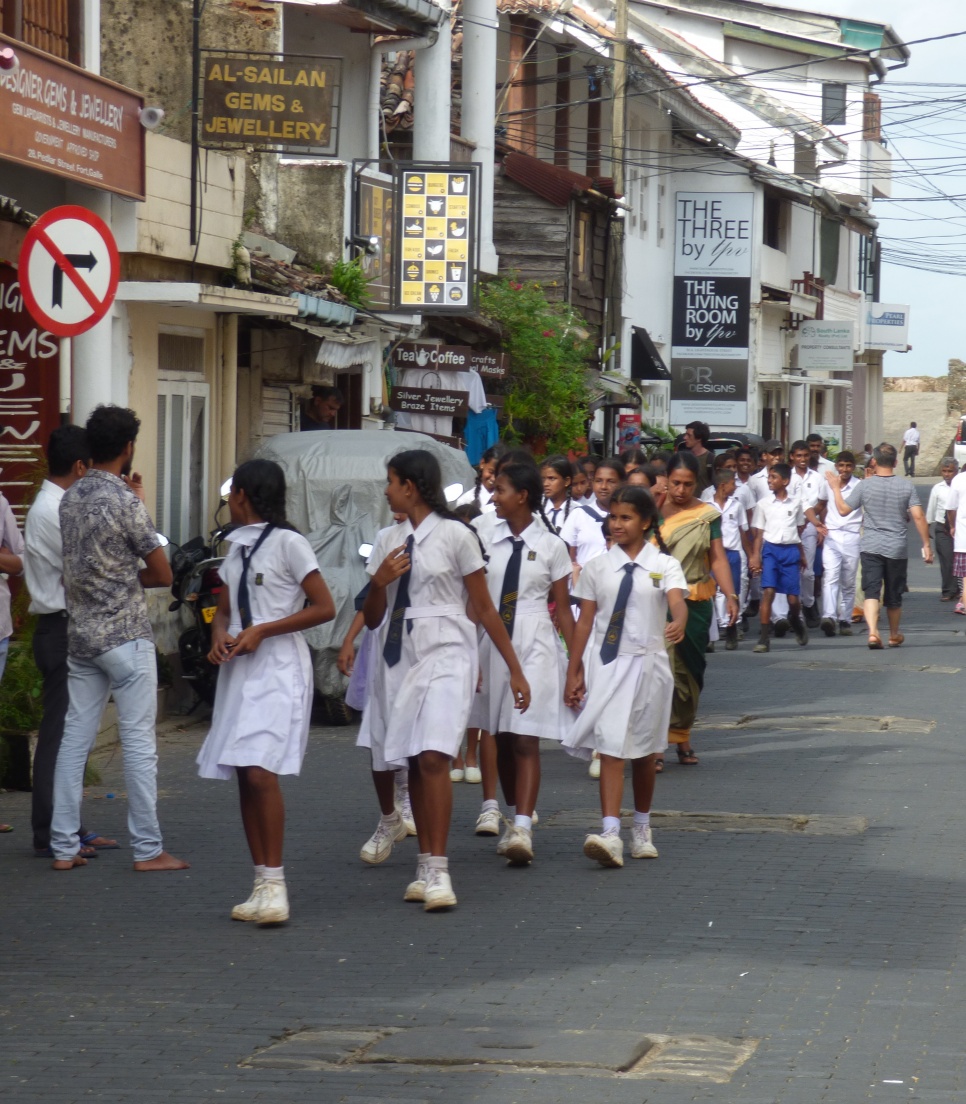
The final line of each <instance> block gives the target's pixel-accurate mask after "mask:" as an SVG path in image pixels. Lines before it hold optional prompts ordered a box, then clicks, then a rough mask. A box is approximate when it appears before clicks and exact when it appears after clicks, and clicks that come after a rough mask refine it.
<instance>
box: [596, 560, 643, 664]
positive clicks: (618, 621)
mask: <svg viewBox="0 0 966 1104" xmlns="http://www.w3.org/2000/svg"><path fill="white" fill-rule="evenodd" d="M636 566H637V565H636V564H632V563H629V564H624V578H623V579H621V585H620V587H619V588H618V590H617V601H616V602H615V603H614V612H613V613H612V614H611V615H610V621H609V622H608V623H607V634H606V635H605V636H604V643H603V644H602V645H601V646H600V661H601V663H605V664H606V663H613V662H614V660H615V659H617V652H618V649H619V648H620V646H621V633H623V631H624V614H625V613H627V600H628V598H630V596H631V589H632V588H633V586H634V568H635V567H636Z"/></svg>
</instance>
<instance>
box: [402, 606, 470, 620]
mask: <svg viewBox="0 0 966 1104" xmlns="http://www.w3.org/2000/svg"><path fill="white" fill-rule="evenodd" d="M465 616H466V610H465V609H464V608H463V606H407V607H406V611H405V613H404V614H403V617H404V618H405V620H407V621H412V620H413V619H414V618H417V617H465Z"/></svg>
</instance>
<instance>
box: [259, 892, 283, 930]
mask: <svg viewBox="0 0 966 1104" xmlns="http://www.w3.org/2000/svg"><path fill="white" fill-rule="evenodd" d="M286 920H288V890H287V889H286V887H285V883H284V882H263V883H262V888H261V895H260V897H259V901H258V911H257V912H256V913H255V923H256V924H258V925H259V926H262V925H267V924H284V923H285V921H286Z"/></svg>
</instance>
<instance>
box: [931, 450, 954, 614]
mask: <svg viewBox="0 0 966 1104" xmlns="http://www.w3.org/2000/svg"><path fill="white" fill-rule="evenodd" d="M958 471H959V465H958V464H957V463H956V461H955V460H954V459H953V458H952V457H951V456H947V457H945V459H944V460H943V462H942V463H941V464H940V465H939V474H940V475H941V476H942V479H940V481H939V482H938V483H937V484H936V485H935V486H934V487H933V489H932V490H931V491H930V492H929V505H928V506H927V507H926V524H927V525H928V526H929V527H930V529H931V530H932V541H933V544H934V545H935V548H936V559H937V560H938V561H939V572H940V579H941V582H942V596H941V597H940V599H939V600H940V602H952V601H953V600H954V599H956V598H958V597H959V591H958V587H957V586H956V583H955V580H954V579H953V538H952V534H951V533H950V531H949V525H948V521H947V518H946V504H947V501H948V499H949V487H950V484H951V483H952V481H953V479H954V478H955V477H956V473H957V472H958Z"/></svg>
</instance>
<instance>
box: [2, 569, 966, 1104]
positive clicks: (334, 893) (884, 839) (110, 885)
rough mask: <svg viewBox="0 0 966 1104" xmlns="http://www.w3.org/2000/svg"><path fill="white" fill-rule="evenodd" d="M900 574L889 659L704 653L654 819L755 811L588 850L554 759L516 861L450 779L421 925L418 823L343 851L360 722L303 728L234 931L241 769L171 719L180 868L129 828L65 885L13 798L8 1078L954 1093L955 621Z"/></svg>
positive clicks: (586, 805)
mask: <svg viewBox="0 0 966 1104" xmlns="http://www.w3.org/2000/svg"><path fill="white" fill-rule="evenodd" d="M910 564H911V566H912V585H913V593H912V594H910V595H909V596H908V599H907V601H908V606H907V617H906V623H905V625H904V630H905V632H906V645H905V646H904V647H903V648H902V649H901V650H898V651H890V650H886V651H882V652H869V651H867V650H866V648H865V647H864V637H863V636H861V635H857V636H855V637H854V638H853V639H851V640H842V639H833V640H826V639H825V638H824V637H823V636H821V634H817V635H813V639H812V643H811V644H810V645H809V647H808V648H807V649H800V648H798V647H797V646H796V644H795V642H794V640H793V639H791V638H788V639H786V640H784V641H777V642H775V644H774V645H773V648H772V651H771V653H770V655H768V656H766V657H759V656H752V655H751V644H750V642H747V641H746V642H745V643H744V644H743V646H742V648H741V650H739V651H738V652H737V653H721V654H718V655H715V656H714V657H712V658H711V660H710V665H709V678H708V684H707V686H706V691H705V697H704V700H703V708H702V717H703V719H704V725H703V728H702V730H701V731H700V732H699V733H696V734H695V747H696V749H697V750H698V752H699V754H700V755H701V757H702V762H701V766H700V767H698V768H682V767H679V766H678V765H677V764H676V762H673V761H671V760H669V761H668V767H667V770H666V772H665V774H664V776H663V778H662V779H661V780H660V782H659V787H658V796H657V801H656V808H657V809H658V810H661V811H664V812H667V811H678V812H680V813H688V814H699V813H709V812H715V813H729V814H736V813H740V814H755V819H746V820H743V819H741V818H734V817H730V818H727V817H726V818H723V819H716V820H713V821H702V819H701V818H700V817H693V816H692V817H682V816H679V817H668V816H656V817H655V821H654V825H655V840H656V843H657V844H658V846H659V848H660V852H661V858H660V860H659V861H658V862H651V863H634V862H631V861H628V862H627V865H626V866H625V867H624V869H623V870H611V871H608V870H602V869H600V868H598V867H596V866H595V865H593V864H591V863H590V862H588V861H587V860H586V859H585V858H584V857H583V855H582V854H581V844H582V839H583V835H584V832H585V831H586V830H587V829H588V828H592V827H593V826H595V824H596V823H597V799H596V788H595V785H594V783H593V782H591V781H590V779H588V778H587V775H586V771H585V768H584V767H582V766H581V765H580V764H579V763H577V762H576V761H574V760H571V759H569V758H568V757H567V756H566V755H565V754H563V753H561V752H559V751H558V750H555V749H548V750H547V751H546V752H545V755H544V784H543V789H542V792H541V797H540V803H539V810H540V816H541V824H540V826H539V828H538V829H537V832H536V834H535V843H536V847H537V859H536V861H535V862H534V864H533V866H532V867H531V868H529V869H522V870H520V869H508V868H506V867H505V866H504V864H503V861H502V860H500V859H497V858H496V856H495V855H494V853H493V850H494V848H493V842H492V841H491V840H487V839H478V838H476V837H474V836H473V834H472V831H471V827H472V824H473V822H474V819H475V816H476V812H477V804H478V801H479V799H480V794H479V787H477V786H469V785H459V786H457V787H456V788H455V789H456V809H455V815H454V831H453V836H452V846H451V864H452V869H453V876H454V885H455V888H456V891H457V893H458V895H459V901H460V904H459V908H458V909H457V910H456V911H455V912H453V913H450V914H426V913H424V912H423V911H422V910H421V909H419V907H418V906H411V905H406V904H404V903H403V901H402V891H403V889H404V887H405V883H406V881H407V880H408V878H409V877H410V875H411V871H412V867H413V862H414V856H415V851H416V847H415V841H414V840H408V841H406V842H404V843H402V844H400V845H398V846H397V848H396V851H395V852H394V854H393V855H392V857H391V858H390V860H389V861H388V862H386V863H385V864H384V865H382V866H379V867H374V868H373V867H366V866H364V865H363V864H362V863H360V862H359V860H358V858H357V854H358V849H359V847H360V845H361V843H362V842H363V841H364V840H365V838H366V836H367V835H368V834H369V832H370V831H371V829H372V827H373V825H374V823H375V819H376V805H375V801H374V798H373V795H372V792H371V787H370V783H369V778H368V772H367V762H366V759H365V756H364V753H363V752H361V751H359V750H357V749H356V748H355V747H354V736H355V729H348V728H343V729H317V730H314V731H313V735H312V743H311V746H310V749H309V755H308V758H307V761H306V770H305V772H304V774H303V775H302V777H301V778H299V779H294V780H289V782H288V783H287V786H286V794H287V799H288V816H289V834H288V840H287V848H286V867H287V873H288V880H289V886H290V892H291V895H292V902H293V904H292V909H293V914H292V921H291V923H290V924H288V925H287V926H286V927H284V928H280V929H274V930H260V929H257V928H254V927H252V926H249V925H245V924H233V923H231V922H230V921H229V919H228V913H229V910H230V908H231V905H232V904H234V903H235V902H236V901H237V900H241V899H242V898H243V897H244V896H245V894H246V893H247V891H248V885H249V882H250V868H249V866H248V863H247V858H246V853H245V848H244V841H243V837H242V834H241V829H240V825H239V822H238V815H237V810H236V803H235V792H234V787H233V785H229V784H225V785H218V784H216V783H204V782H202V781H200V780H199V779H197V778H196V777H195V775H194V769H193V758H194V754H195V752H196V749H197V747H198V745H199V743H200V740H201V738H202V736H203V733H204V729H203V727H200V726H194V727H185V728H183V729H181V730H177V729H172V728H171V727H169V728H168V729H167V731H166V733H165V735H164V736H163V739H162V740H161V767H160V785H161V790H162V796H161V801H160V808H161V816H162V825H163V827H164V829H165V842H166V845H167V846H168V847H169V848H170V849H171V850H172V851H173V852H174V853H175V854H177V855H180V856H183V857H184V858H186V859H188V860H190V861H191V863H192V868H191V870H190V871H188V872H186V873H184V874H164V875H156V876H151V877H140V876H138V877H136V876H134V874H133V873H132V872H131V865H130V854H129V853H128V852H127V851H126V849H125V850H122V851H115V852H105V853H103V854H101V855H100V856H99V857H98V858H97V860H96V861H93V862H91V864H90V865H89V866H88V867H87V868H86V869H80V870H76V871H74V872H71V873H69V874H66V875H60V874H58V875H55V874H54V873H52V872H51V871H50V869H49V864H48V863H46V862H42V861H39V860H37V859H35V858H33V857H32V854H31V852H30V851H29V844H30V833H29V797H28V795H23V794H4V795H0V814H2V816H0V819H2V820H6V821H10V822H12V823H14V824H15V826H16V830H15V832H14V833H12V834H11V835H8V836H4V837H3V838H2V841H0V869H2V876H3V887H4V893H3V904H2V929H3V948H4V953H3V981H4V984H3V995H2V998H0V1031H2V1040H3V1041H2V1073H0V1077H2V1080H0V1095H2V1096H3V1099H4V1100H6V1101H9V1102H10V1104H26V1102H28V1101H34V1100H38V1101H39V1100H43V1101H44V1102H45V1104H69V1102H75V1101H87V1100H106V1101H111V1102H112V1104H123V1102H127V1101H131V1102H134V1101H137V1102H139V1104H144V1102H146V1101H152V1100H159V1101H161V1100H163V1101H167V1100H179V1101H190V1102H192V1104H194V1102H208V1101H215V1100H252V1101H271V1102H278V1104H283V1102H285V1104H288V1102H294V1101H301V1100H312V1101H325V1102H329V1101H332V1102H344V1104H373V1102H375V1101H377V1100H393V1101H397V1102H400V1104H417V1102H423V1101H447V1102H453V1101H459V1102H464V1101H466V1102H487V1104H489V1102H493V1104H497V1102H499V1104H511V1102H515V1101H521V1102H522V1101H565V1100H574V1101H578V1100H579V1101H587V1100H596V1101H601V1102H608V1104H609V1102H614V1104H641V1102H642V1101H647V1102H649V1104H650V1102H661V1104H681V1102H684V1101H704V1100H714V1101H720V1102H735V1104H737V1102H738V1101H740V1102H742V1104H816V1102H819V1101H828V1102H830V1104H846V1102H847V1104H852V1102H858V1101H866V1100H868V1101H898V1100H903V1101H905V1100H915V1101H936V1102H943V1104H948V1102H950V1101H953V1100H961V1099H964V1098H966V1094H964V1091H963V1088H964V1076H963V1062H964V1056H963V1045H962V1036H963V1030H962V1022H963V1021H962V1016H963V1011H964V1007H966V1002H964V997H963V989H962V985H961V984H960V982H958V981H957V976H958V968H959V966H960V962H961V957H962V953H963V923H962V917H963V911H964V905H966V889H964V881H963V875H962V843H961V841H962V838H963V835H964V820H966V816H964V807H963V802H962V799H961V794H960V790H961V777H962V767H963V759H964V751H963V747H962V739H961V731H962V725H961V721H960V695H959V693H958V692H957V687H959V686H961V680H962V669H963V667H964V666H966V664H964V662H963V657H964V656H966V652H964V650H963V649H964V647H966V645H964V636H963V629H964V627H966V622H964V620H962V619H960V618H958V617H955V616H953V615H952V614H951V613H949V612H948V611H949V608H950V607H949V606H948V605H940V603H939V602H938V600H937V596H936V595H935V593H933V588H934V584H935V580H936V577H937V573H936V572H935V569H928V568H926V567H925V566H923V565H922V563H921V562H920V561H918V560H916V561H912V560H911V561H910ZM100 767H101V770H102V773H103V776H104V777H103V784H102V785H100V786H98V787H96V788H94V789H92V790H91V791H90V792H89V795H88V801H87V805H86V809H87V819H88V822H89V823H90V824H92V825H93V826H94V827H96V828H97V829H98V830H99V831H102V832H105V833H109V834H114V835H117V836H118V837H119V838H121V839H125V838H126V832H125V826H124V820H125V802H124V800H123V781H122V777H121V772H120V754H119V752H118V753H116V754H114V755H113V756H110V757H108V758H107V759H106V760H104V761H102V762H101V763H100ZM108 793H115V794H116V795H117V796H116V797H114V798H113V799H111V798H108V797H107V796H106V794H108ZM789 814H802V815H803V816H804V817H811V818H813V819H809V820H804V819H802V818H799V819H793V818H791V817H790V816H789ZM695 827H699V828H704V829H706V830H700V831H695V830H691V829H694V828H695ZM307 1031H308V1032H313V1034H310V1035H306V1036H300V1037H297V1038H294V1039H292V1040H291V1041H290V1042H289V1043H288V1044H287V1045H286V1046H283V1047H280V1048H278V1049H277V1050H275V1051H268V1052H265V1048H267V1047H269V1046H271V1045H272V1044H273V1043H276V1042H278V1041H279V1040H280V1039H281V1038H282V1037H284V1036H290V1035H292V1034H293V1033H299V1032H307ZM346 1032H349V1034H346ZM574 1032H578V1033H580V1034H573V1033H574ZM586 1032H590V1033H591V1034H590V1036H587V1035H586V1034H583V1033H586ZM567 1033H571V1034H567ZM699 1036H700V1037H705V1039H704V1041H698V1040H696V1039H695V1037H699ZM645 1037H646V1038H645ZM642 1040H644V1041H643V1042H642ZM648 1040H650V1041H652V1042H654V1041H655V1040H656V1045H654V1046H652V1047H651V1049H648ZM354 1054H355V1055H357V1056H361V1058H362V1059H363V1060H361V1061H353V1060H352V1056H353V1055H354ZM561 1062H564V1063H567V1062H570V1063H574V1064H573V1065H566V1064H564V1065H561V1064H560V1063H561ZM336 1063H340V1064H339V1065H336ZM625 1067H629V1071H628V1072H615V1068H617V1069H620V1068H625Z"/></svg>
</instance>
